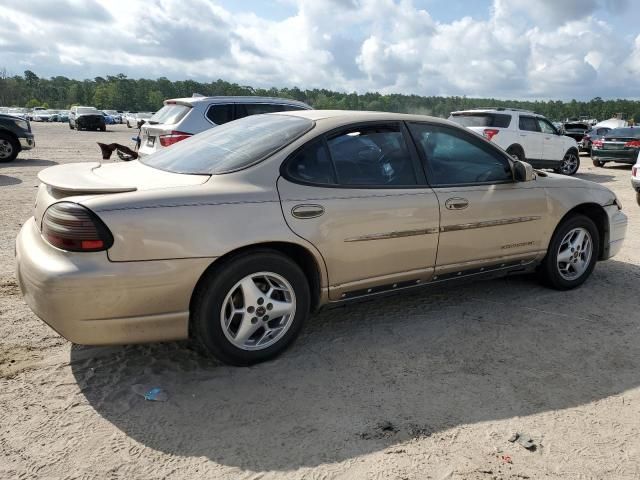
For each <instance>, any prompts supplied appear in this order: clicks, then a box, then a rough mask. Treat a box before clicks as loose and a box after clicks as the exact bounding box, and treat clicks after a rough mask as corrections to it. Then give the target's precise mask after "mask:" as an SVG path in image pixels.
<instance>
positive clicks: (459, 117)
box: [449, 112, 511, 128]
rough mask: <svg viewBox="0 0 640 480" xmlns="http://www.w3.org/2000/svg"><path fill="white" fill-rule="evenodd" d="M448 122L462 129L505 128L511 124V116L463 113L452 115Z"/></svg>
mask: <svg viewBox="0 0 640 480" xmlns="http://www.w3.org/2000/svg"><path fill="white" fill-rule="evenodd" d="M449 120H451V121H454V122H456V123H457V124H458V125H462V126H463V127H500V128H507V127H508V126H509V123H511V116H510V115H505V114H502V113H487V112H473V113H472V112H464V113H454V114H452V115H451V116H450V117H449Z"/></svg>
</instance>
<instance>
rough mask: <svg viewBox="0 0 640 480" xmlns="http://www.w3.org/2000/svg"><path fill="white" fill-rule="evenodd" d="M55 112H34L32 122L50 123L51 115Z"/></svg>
mask: <svg viewBox="0 0 640 480" xmlns="http://www.w3.org/2000/svg"><path fill="white" fill-rule="evenodd" d="M53 114H54V112H53V111H52V110H44V109H43V110H34V111H33V112H32V113H31V121H32V122H48V121H49V120H50V119H51V115H53Z"/></svg>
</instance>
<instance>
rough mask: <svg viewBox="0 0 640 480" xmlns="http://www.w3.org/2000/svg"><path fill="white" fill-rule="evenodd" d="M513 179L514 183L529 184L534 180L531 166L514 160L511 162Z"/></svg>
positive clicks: (534, 176)
mask: <svg viewBox="0 0 640 480" xmlns="http://www.w3.org/2000/svg"><path fill="white" fill-rule="evenodd" d="M513 178H514V179H515V181H516V182H530V181H532V180H534V179H535V178H536V174H535V172H534V171H533V167H532V166H531V164H529V163H527V162H523V161H521V160H516V161H515V162H513Z"/></svg>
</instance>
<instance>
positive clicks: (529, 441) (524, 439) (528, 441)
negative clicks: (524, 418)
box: [509, 432, 538, 452]
mask: <svg viewBox="0 0 640 480" xmlns="http://www.w3.org/2000/svg"><path fill="white" fill-rule="evenodd" d="M509 441H510V442H511V443H514V442H518V443H519V444H520V445H522V446H523V447H524V448H526V449H527V450H529V451H531V452H535V451H536V449H537V448H538V443H537V442H536V441H535V440H534V439H533V438H531V437H530V436H529V435H527V434H526V433H518V432H516V433H514V434H513V435H511V437H509Z"/></svg>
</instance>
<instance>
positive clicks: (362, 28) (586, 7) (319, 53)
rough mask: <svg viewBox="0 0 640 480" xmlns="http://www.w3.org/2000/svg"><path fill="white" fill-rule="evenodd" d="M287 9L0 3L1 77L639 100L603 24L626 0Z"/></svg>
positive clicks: (374, 2) (633, 52)
mask: <svg viewBox="0 0 640 480" xmlns="http://www.w3.org/2000/svg"><path fill="white" fill-rule="evenodd" d="M61 1H62V0H61ZM288 1H289V2H290V4H291V5H292V6H293V7H294V9H295V14H293V15H291V16H290V17H288V18H284V19H281V20H272V19H266V18H261V17H259V16H257V15H255V14H251V13H249V14H232V13H231V12H229V11H227V10H225V9H224V8H223V7H221V6H220V5H218V4H217V3H216V2H215V0H182V1H180V2H175V1H169V0H145V1H139V2H138V1H131V0H110V1H108V2H101V3H96V2H95V1H93V0H91V1H85V2H80V1H78V0H64V1H63V3H62V7H64V8H57V9H52V7H51V5H52V4H51V2H47V1H45V0H34V1H33V2H20V1H17V0H6V2H5V5H4V7H2V8H0V24H3V25H5V27H8V28H3V29H2V30H1V31H0V67H2V66H4V67H6V68H7V69H8V70H10V71H11V70H13V72H14V73H20V70H21V69H23V68H25V67H24V66H25V65H28V66H29V68H30V69H32V70H34V71H35V72H36V73H38V74H40V75H45V76H49V75H68V76H73V77H80V78H86V77H89V78H90V77H93V76H98V75H100V76H104V75H109V74H111V75H112V74H116V73H119V72H123V73H126V74H128V75H129V76H134V77H159V76H167V77H169V78H172V79H184V78H194V79H199V80H205V81H206V80H215V79H217V78H223V79H226V80H230V81H235V82H238V83H241V84H244V85H253V86H293V85H297V86H300V87H303V88H314V87H317V88H327V89H338V90H348V91H352V90H357V91H361V92H362V91H366V90H380V91H383V92H399V93H416V94H422V95H468V96H494V97H502V98H507V97H508V98H514V97H536V98H558V97H561V98H573V97H576V98H585V97H586V98H590V97H595V96H602V97H607V96H634V97H638V96H640V91H639V90H638V87H636V85H637V82H635V81H633V80H634V78H635V77H634V75H637V74H638V73H640V36H638V38H636V39H635V43H634V42H633V40H632V39H628V38H625V37H624V36H623V35H621V34H620V33H619V32H616V31H615V30H614V29H613V28H611V26H610V24H609V23H607V21H606V18H604V17H606V15H603V12H607V11H612V10H614V9H616V10H618V11H626V10H630V9H631V8H636V7H634V5H635V3H633V2H630V1H628V0H580V1H576V0H563V1H561V2H560V1H557V0H538V1H537V2H533V1H531V0H494V3H493V6H492V8H491V11H490V12H489V16H488V17H487V18H484V19H476V18H472V17H469V16H467V17H463V18H459V19H457V20H455V21H452V22H448V23H444V22H438V21H437V20H435V19H434V18H433V17H432V15H431V14H430V12H428V11H427V10H425V9H421V8H418V7H416V6H415V4H414V3H413V2H412V1H411V0H344V1H339V0H314V1H313V2H310V1H304V0H288ZM54 3H55V2H54ZM57 5H61V4H60V3H58V4H57ZM596 18H598V19H596ZM621 67H622V68H621Z"/></svg>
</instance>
